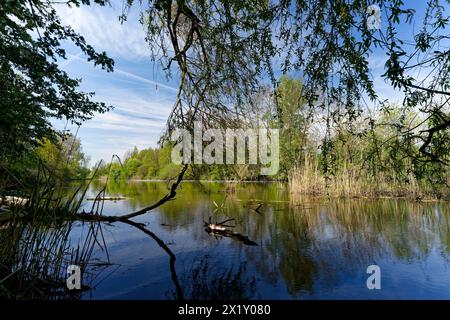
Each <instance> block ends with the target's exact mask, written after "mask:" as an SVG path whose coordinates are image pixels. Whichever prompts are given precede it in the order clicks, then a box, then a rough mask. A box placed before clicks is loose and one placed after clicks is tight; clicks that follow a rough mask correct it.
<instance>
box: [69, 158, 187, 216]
mask: <svg viewBox="0 0 450 320" xmlns="http://www.w3.org/2000/svg"><path fill="white" fill-rule="evenodd" d="M187 168H188V164H184V165H183V167H182V168H181V171H180V173H179V174H178V177H177V180H176V181H175V182H174V183H173V184H172V186H171V187H170V192H169V193H168V194H166V195H165V196H164V197H162V198H161V199H160V200H159V201H158V202H156V203H154V204H152V205H151V206H148V207H145V208H143V209H141V210H138V211H135V212H132V213H129V214H125V215H121V216H103V215H99V214H92V213H86V212H82V213H77V214H76V215H75V217H76V218H78V219H80V220H89V221H92V220H95V221H107V222H114V221H123V220H128V219H131V218H134V217H137V216H140V215H143V214H145V213H147V212H148V211H150V210H153V209H156V208H158V207H159V206H161V205H163V204H164V203H166V202H167V201H169V200H172V199H173V198H174V197H175V196H176V194H177V192H176V190H177V188H178V185H179V184H180V183H181V181H182V180H183V176H184V174H185V173H186V170H187Z"/></svg>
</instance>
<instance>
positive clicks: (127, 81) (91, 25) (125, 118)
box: [52, 1, 425, 165]
mask: <svg viewBox="0 0 450 320" xmlns="http://www.w3.org/2000/svg"><path fill="white" fill-rule="evenodd" d="M424 3H425V1H423V3H421V1H406V6H407V7H408V6H411V5H412V6H414V7H416V9H417V18H418V20H419V21H421V17H423V13H424V7H423V5H424ZM56 8H57V11H58V14H59V15H60V17H61V19H62V21H63V23H65V24H68V25H71V26H72V27H73V28H74V29H75V30H76V31H77V32H79V33H80V34H81V35H83V36H84V37H85V38H86V40H87V42H88V43H89V44H91V45H93V46H94V48H95V49H96V50H98V51H106V52H107V53H108V55H109V56H110V57H111V58H113V59H114V60H115V70H114V72H113V73H107V72H106V71H104V70H101V69H100V68H98V67H94V66H93V64H92V63H89V62H87V61H86V59H85V57H84V56H83V55H82V54H81V53H80V51H79V50H78V49H77V48H75V47H74V46H73V45H71V44H67V45H66V46H65V48H66V50H67V52H68V59H67V60H62V61H61V62H60V66H61V67H62V68H63V69H64V70H66V71H67V72H68V73H69V74H70V75H71V76H72V77H75V78H82V85H81V89H82V90H83V91H89V92H91V91H94V92H95V93H96V95H95V100H98V101H103V102H105V103H107V104H111V105H113V106H115V109H114V110H112V111H110V112H108V113H105V114H99V115H96V116H95V117H94V118H93V119H92V120H88V121H86V122H85V123H84V124H83V125H82V126H81V127H80V128H79V130H78V133H77V136H78V137H79V138H80V139H81V142H82V146H83V150H84V152H85V153H86V154H87V155H89V157H90V158H91V162H90V164H91V165H93V164H94V163H95V162H96V161H98V160H100V159H105V160H107V161H109V160H110V159H111V156H112V155H113V154H117V155H119V156H121V157H122V156H123V155H124V154H125V152H126V151H128V150H130V149H132V148H133V147H134V146H137V147H138V148H139V149H142V148H146V147H149V146H153V147H154V146H156V144H157V141H158V138H159V137H160V135H161V134H162V132H163V130H164V127H165V123H166V120H167V117H168V115H169V113H170V111H171V108H172V106H173V104H174V102H175V97H176V89H177V83H176V77H174V80H170V81H168V80H167V79H166V78H165V76H164V73H163V72H162V70H161V67H160V65H159V64H158V63H157V62H156V63H155V62H152V61H151V59H150V51H149V49H148V46H147V44H146V42H145V32H144V30H143V28H142V26H141V25H140V24H139V22H138V18H137V17H138V15H137V14H138V12H137V11H136V10H138V8H137V7H136V6H135V7H134V8H133V10H132V11H131V12H130V15H129V18H128V21H127V22H125V23H124V24H121V23H120V22H119V19H118V16H119V15H120V14H121V12H122V11H121V10H122V1H111V6H109V7H108V6H107V7H98V6H90V7H86V6H81V7H80V8H68V7H67V6H65V5H56ZM419 27H420V26H419V25H404V26H402V27H401V29H400V32H401V33H404V34H409V35H411V34H412V33H411V29H412V28H419ZM385 60H386V56H385V54H384V53H382V52H377V51H375V52H374V53H373V54H372V55H371V56H370V57H369V62H370V68H371V72H372V75H373V80H374V85H375V90H376V91H377V93H378V94H379V97H380V98H382V99H389V100H391V101H393V102H401V100H402V94H401V93H399V92H396V91H394V90H393V89H392V88H391V87H390V85H389V84H387V83H385V81H384V79H382V77H381V74H382V73H383V68H384V62H385ZM52 123H53V125H54V126H55V127H56V128H57V129H60V130H62V129H65V128H66V129H70V130H71V131H72V132H73V133H75V132H76V130H77V128H76V127H74V126H71V125H70V124H67V122H66V121H62V120H53V121H52Z"/></svg>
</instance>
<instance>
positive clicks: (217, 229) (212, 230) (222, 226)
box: [205, 217, 258, 246]
mask: <svg viewBox="0 0 450 320" xmlns="http://www.w3.org/2000/svg"><path fill="white" fill-rule="evenodd" d="M233 220H235V219H233V218H232V219H227V220H225V221H222V222H216V223H212V222H211V217H209V222H205V227H206V229H205V231H206V232H207V233H208V234H211V235H214V236H215V237H217V236H220V237H228V238H232V239H235V240H238V241H240V242H242V243H243V244H245V245H247V246H257V245H258V244H257V243H256V242H254V241H252V240H250V239H249V238H248V237H247V236H244V235H242V234H240V233H237V232H234V231H233V230H231V229H229V228H234V227H235V226H230V225H227V224H226V223H227V222H230V221H233Z"/></svg>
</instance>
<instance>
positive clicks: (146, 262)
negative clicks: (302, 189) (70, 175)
mask: <svg viewBox="0 0 450 320" xmlns="http://www.w3.org/2000/svg"><path fill="white" fill-rule="evenodd" d="M101 187H102V185H100V184H99V185H98V186H96V185H94V186H93V187H92V188H91V190H90V196H92V195H95V194H96V193H97V192H98V190H99V189H100V188H101ZM167 187H168V185H167V184H166V183H163V182H130V183H128V182H123V183H118V184H113V185H110V186H109V187H108V189H107V194H108V195H110V196H119V195H120V196H125V197H128V199H127V200H120V201H115V202H114V201H105V202H104V208H103V213H104V214H108V215H115V214H123V213H128V212H131V211H134V210H138V209H140V208H143V207H145V206H147V205H150V204H151V203H153V202H154V201H155V200H158V199H159V198H161V196H163V195H164V194H165V193H167ZM227 189H228V192H225V190H227ZM260 204H262V206H261V207H260V208H259V210H258V211H255V210H254V209H255V208H257V207H258V206H259V205H260ZM91 205H92V201H86V204H85V207H86V210H88V209H89V208H90V206H91ZM210 217H211V221H213V222H216V221H217V222H220V221H223V220H226V219H230V218H233V219H235V220H234V221H231V222H230V224H234V225H235V226H236V227H235V228H234V230H235V232H236V233H238V234H239V235H240V236H239V235H238V236H236V237H222V236H218V235H217V236H215V235H213V234H209V233H208V232H206V230H205V227H204V222H205V221H208V220H209V218H210ZM134 221H136V222H139V223H142V224H144V225H140V226H136V225H135V226H133V225H127V224H124V223H114V224H106V223H104V224H102V225H101V233H102V236H103V239H104V242H103V241H102V242H100V241H99V245H98V246H96V247H95V249H94V251H93V258H94V260H95V261H97V260H98V261H107V262H109V263H111V264H110V265H108V266H107V267H106V268H101V270H100V269H99V270H95V269H94V270H91V271H90V272H91V276H89V277H87V276H86V281H89V282H90V284H91V285H94V286H95V289H93V290H91V291H88V292H86V293H85V294H84V295H83V296H82V297H83V298H84V299H176V298H180V297H182V298H185V299H450V213H449V205H448V204H442V203H441V204H438V203H422V204H419V203H413V202H409V201H405V200H367V199H364V200H361V199H345V200H344V199H339V200H326V199H312V198H298V199H290V196H289V192H288V190H287V186H286V185H285V184H280V183H270V184H257V183H246V184H234V185H231V188H230V185H225V184H223V183H211V182H205V183H196V182H183V184H182V186H181V188H180V189H179V191H178V194H177V197H176V198H175V200H173V201H170V202H168V203H166V204H164V205H163V206H162V207H159V208H158V209H156V210H154V211H151V212H149V213H147V214H145V215H144V216H140V217H138V218H135V219H134ZM87 229H88V226H87V225H86V224H83V223H76V225H75V227H74V228H73V229H72V231H71V234H70V239H71V241H72V243H73V244H74V245H75V244H76V243H79V241H80V239H82V237H83V235H84V234H86V232H87ZM246 237H247V238H246ZM247 240H248V241H247ZM372 264H376V265H378V266H380V268H381V287H382V288H381V290H368V289H367V286H366V280H367V278H368V276H369V275H368V274H367V273H366V269H367V267H368V266H369V265H372Z"/></svg>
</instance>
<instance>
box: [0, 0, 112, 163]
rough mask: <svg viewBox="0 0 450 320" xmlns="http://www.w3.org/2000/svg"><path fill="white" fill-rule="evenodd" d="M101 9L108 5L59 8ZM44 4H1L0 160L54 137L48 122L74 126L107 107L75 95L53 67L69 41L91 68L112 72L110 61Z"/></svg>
mask: <svg viewBox="0 0 450 320" xmlns="http://www.w3.org/2000/svg"><path fill="white" fill-rule="evenodd" d="M91 2H93V3H96V4H99V5H105V4H106V1H103V0H94V1H87V0H82V1H74V0H71V1H67V2H64V3H65V4H61V5H75V6H78V5H81V4H84V5H89V4H90V3H91ZM54 3H55V2H53V1H49V0H45V1H41V0H28V1H22V0H2V1H1V2H0V79H1V85H0V97H1V99H0V114H1V117H0V157H1V159H2V160H5V159H7V158H8V157H12V158H13V157H15V156H17V155H20V154H23V152H24V151H26V150H29V149H30V147H32V146H36V145H37V144H38V141H39V140H41V139H42V138H43V137H52V136H54V133H55V132H54V131H53V129H52V128H51V125H50V122H49V119H50V118H58V119H62V118H65V119H67V120H69V121H72V122H73V123H75V124H80V123H81V122H82V121H84V120H86V119H89V118H90V117H92V116H93V114H94V113H95V112H100V113H101V112H105V111H107V110H109V109H110V108H111V107H110V106H107V105H105V104H104V103H99V102H94V101H92V100H91V99H92V96H93V93H90V92H81V91H79V90H78V88H79V85H80V81H81V80H78V79H72V78H70V77H69V76H68V74H67V73H66V72H64V71H63V70H61V69H60V68H59V66H58V65H57V60H58V59H66V52H65V50H64V49H63V47H62V42H63V41H71V42H72V43H74V44H75V45H76V46H77V47H78V48H79V49H80V50H81V51H82V52H83V53H84V54H85V55H86V56H87V59H88V60H89V61H93V63H94V65H100V66H101V67H102V68H103V69H105V70H107V71H112V70H113V65H114V61H113V60H112V59H110V58H109V57H108V56H107V55H106V53H105V52H101V53H99V52H97V51H95V50H94V48H93V47H92V46H90V45H89V44H87V43H86V41H85V39H84V38H83V37H82V36H81V35H79V34H77V33H76V32H75V31H74V30H73V29H72V28H71V27H70V26H64V25H62V23H61V20H60V19H59V18H58V16H57V15H56V11H55V9H54V7H53V5H54Z"/></svg>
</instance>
